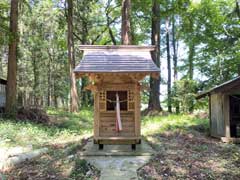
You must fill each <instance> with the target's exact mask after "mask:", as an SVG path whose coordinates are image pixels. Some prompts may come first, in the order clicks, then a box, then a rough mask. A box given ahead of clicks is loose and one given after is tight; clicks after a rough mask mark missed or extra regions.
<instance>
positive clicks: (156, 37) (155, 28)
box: [148, 0, 162, 111]
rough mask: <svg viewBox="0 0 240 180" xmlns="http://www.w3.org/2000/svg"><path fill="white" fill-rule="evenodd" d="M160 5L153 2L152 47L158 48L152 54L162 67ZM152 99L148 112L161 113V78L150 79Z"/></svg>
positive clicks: (155, 1)
mask: <svg viewBox="0 0 240 180" xmlns="http://www.w3.org/2000/svg"><path fill="white" fill-rule="evenodd" d="M159 16H160V5H159V3H158V0H153V1H152V37H151V39H152V45H155V46H156V50H155V51H154V52H153V53H152V59H153V61H154V62H155V64H156V65H157V66H158V67H160V18H159ZM150 89H151V91H150V97H149V102H148V110H149V111H152V110H156V111H161V110H162V108H161V105H160V99H159V96H160V78H158V79H154V78H152V77H150Z"/></svg>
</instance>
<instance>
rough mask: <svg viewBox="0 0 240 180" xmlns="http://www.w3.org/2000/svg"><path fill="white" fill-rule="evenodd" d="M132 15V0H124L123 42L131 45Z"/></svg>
mask: <svg viewBox="0 0 240 180" xmlns="http://www.w3.org/2000/svg"><path fill="white" fill-rule="evenodd" d="M130 15H131V0H123V1H122V31H121V36H122V44H123V45H130V44H131V41H132V38H131V26H130Z"/></svg>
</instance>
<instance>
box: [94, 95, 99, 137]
mask: <svg viewBox="0 0 240 180" xmlns="http://www.w3.org/2000/svg"><path fill="white" fill-rule="evenodd" d="M95 137H99V92H98V91H95V92H94V138H95Z"/></svg>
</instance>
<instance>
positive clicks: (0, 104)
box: [0, 78, 7, 112]
mask: <svg viewBox="0 0 240 180" xmlns="http://www.w3.org/2000/svg"><path fill="white" fill-rule="evenodd" d="M6 85H7V81H6V80H5V79H1V78H0V112H1V111H2V110H3V109H4V107H5V103H6Z"/></svg>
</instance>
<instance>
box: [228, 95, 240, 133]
mask: <svg viewBox="0 0 240 180" xmlns="http://www.w3.org/2000/svg"><path fill="white" fill-rule="evenodd" d="M229 102H230V131H231V137H240V95H231V96H230V101H229Z"/></svg>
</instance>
